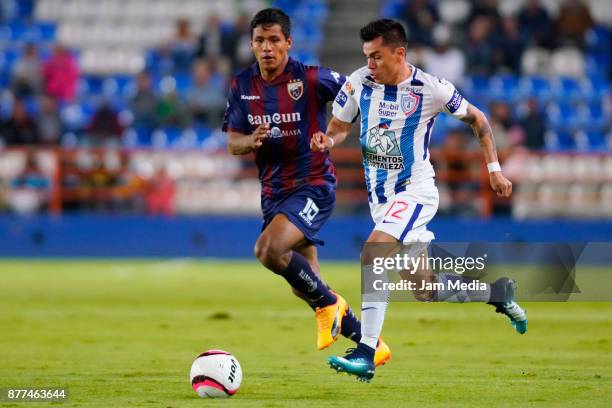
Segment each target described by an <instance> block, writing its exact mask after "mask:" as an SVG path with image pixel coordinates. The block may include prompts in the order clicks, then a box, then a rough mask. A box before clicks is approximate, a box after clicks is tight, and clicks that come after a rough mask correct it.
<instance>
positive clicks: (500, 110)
mask: <svg viewBox="0 0 612 408" xmlns="http://www.w3.org/2000/svg"><path fill="white" fill-rule="evenodd" d="M489 110H490V112H491V114H490V116H489V124H490V125H491V129H492V130H493V134H494V135H495V144H496V146H497V150H498V151H503V150H505V149H507V148H508V147H510V146H511V145H514V144H518V143H520V142H521V141H522V140H523V138H524V136H523V132H522V130H521V128H520V127H519V126H518V125H517V124H516V122H515V121H514V118H513V117H512V114H511V111H510V105H508V103H506V102H504V101H493V102H491V104H490V106H489Z"/></svg>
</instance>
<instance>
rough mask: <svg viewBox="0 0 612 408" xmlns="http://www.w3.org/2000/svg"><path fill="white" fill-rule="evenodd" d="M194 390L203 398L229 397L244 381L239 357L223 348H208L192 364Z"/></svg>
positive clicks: (191, 376) (190, 375)
mask: <svg viewBox="0 0 612 408" xmlns="http://www.w3.org/2000/svg"><path fill="white" fill-rule="evenodd" d="M189 377H190V380H191V386H192V387H193V390H194V391H195V392H196V393H197V394H198V395H199V396H200V397H202V398H229V397H231V396H232V395H234V394H236V393H237V392H238V389H239V388H240V384H241V383H242V368H240V363H239V362H238V359H237V358H236V357H234V356H233V355H231V354H230V353H228V352H227V351H223V350H208V351H205V352H204V353H202V354H200V355H199V356H198V357H197V358H196V359H195V361H194V362H193V364H192V365H191V372H190V374H189Z"/></svg>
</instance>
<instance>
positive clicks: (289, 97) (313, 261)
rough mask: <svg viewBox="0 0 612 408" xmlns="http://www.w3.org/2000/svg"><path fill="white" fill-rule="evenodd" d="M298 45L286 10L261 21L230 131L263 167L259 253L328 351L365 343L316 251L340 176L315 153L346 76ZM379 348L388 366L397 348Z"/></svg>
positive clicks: (379, 360) (235, 150) (267, 12)
mask: <svg viewBox="0 0 612 408" xmlns="http://www.w3.org/2000/svg"><path fill="white" fill-rule="evenodd" d="M291 45H292V40H291V21H290V19H289V17H288V16H287V15H286V14H285V13H284V12H283V11H282V10H280V9H275V8H268V9H264V10H261V11H260V12H258V13H257V14H256V15H255V16H254V18H253V20H252V21H251V48H252V51H253V53H254V54H255V58H256V60H257V62H256V63H255V64H253V65H252V66H251V67H249V68H247V69H245V70H244V71H242V72H240V73H239V74H238V75H236V76H235V77H234V78H233V80H232V83H231V87H230V90H229V96H228V103H227V109H226V112H225V118H224V123H223V131H224V132H227V137H228V149H229V151H230V152H231V153H232V154H237V155H243V154H249V153H254V156H255V162H256V164H257V167H258V169H259V179H260V182H261V187H262V191H261V207H262V212H263V218H264V220H263V221H264V222H263V227H262V232H261V234H260V235H259V238H258V239H257V242H256V243H255V255H256V257H257V259H258V260H259V261H260V262H261V263H262V265H264V266H265V267H266V268H268V269H269V270H271V271H272V272H274V273H276V274H278V275H280V276H282V277H283V278H284V279H285V280H286V281H287V283H288V284H289V285H290V286H291V288H292V289H293V292H294V293H295V294H296V295H297V296H299V297H300V298H302V299H304V300H305V301H306V302H307V303H308V305H309V306H310V307H311V308H312V309H313V310H314V311H315V318H316V322H317V347H318V348H319V349H324V348H326V347H328V346H330V345H331V344H332V343H333V342H334V341H335V340H336V339H337V338H338V335H339V334H342V335H344V336H345V337H348V338H349V339H351V340H353V341H355V342H357V343H358V342H359V340H360V339H361V327H360V322H359V320H358V319H357V317H356V316H355V315H354V313H353V312H352V311H351V310H350V308H349V307H348V305H347V302H346V301H345V300H344V299H343V298H342V296H340V295H339V294H337V293H335V292H333V291H332V290H331V289H330V288H329V287H328V286H327V284H326V283H325V282H324V281H323V279H322V277H321V276H320V274H319V263H318V259H317V248H316V245H322V244H323V241H321V240H320V239H319V237H318V232H319V230H320V229H321V227H322V226H323V225H324V224H325V222H326V221H327V220H328V219H329V217H330V215H331V213H332V211H333V208H334V204H335V193H336V171H335V168H334V165H333V163H332V161H331V158H330V156H329V152H312V151H311V149H310V139H311V137H312V135H313V134H315V133H316V132H318V131H320V129H322V128H323V127H324V126H325V120H326V106H327V103H328V102H331V101H333V100H334V98H335V96H336V94H337V93H338V91H339V90H340V87H341V86H342V84H343V83H344V81H345V78H344V76H342V75H340V74H338V73H337V72H335V71H332V70H330V69H328V68H324V67H318V66H308V65H304V64H302V63H301V62H299V61H296V60H294V59H292V58H290V57H289V55H288V51H289V49H290V48H291ZM377 344H378V348H377V352H376V361H375V362H376V364H384V363H385V361H387V360H388V359H389V358H390V356H391V354H390V351H389V348H388V347H387V345H386V344H384V342H383V341H382V340H380V341H379V340H377ZM375 347H376V346H375Z"/></svg>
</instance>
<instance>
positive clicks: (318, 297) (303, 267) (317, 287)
mask: <svg viewBox="0 0 612 408" xmlns="http://www.w3.org/2000/svg"><path fill="white" fill-rule="evenodd" d="M280 275H281V276H282V277H283V278H285V280H286V281H287V282H288V283H289V284H290V285H291V287H293V288H295V289H297V290H298V291H300V292H301V293H303V294H304V295H306V297H308V298H309V299H310V303H311V304H312V305H313V306H314V307H325V306H329V305H331V304H334V303H335V302H336V299H337V298H336V295H334V294H333V293H332V292H331V291H330V290H329V288H328V287H327V285H326V284H325V282H323V281H322V280H321V278H319V277H318V276H317V275H316V274H315V273H314V272H313V271H312V268H311V267H310V264H309V263H308V261H307V260H306V258H304V257H303V256H302V255H300V254H298V253H297V252H295V251H293V255H292V256H291V261H289V265H288V266H287V269H285V270H284V271H283V272H282V273H281V274H280Z"/></svg>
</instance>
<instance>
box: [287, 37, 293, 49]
mask: <svg viewBox="0 0 612 408" xmlns="http://www.w3.org/2000/svg"><path fill="white" fill-rule="evenodd" d="M291 44H293V40H292V39H291V37H289V38H287V49H291Z"/></svg>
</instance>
